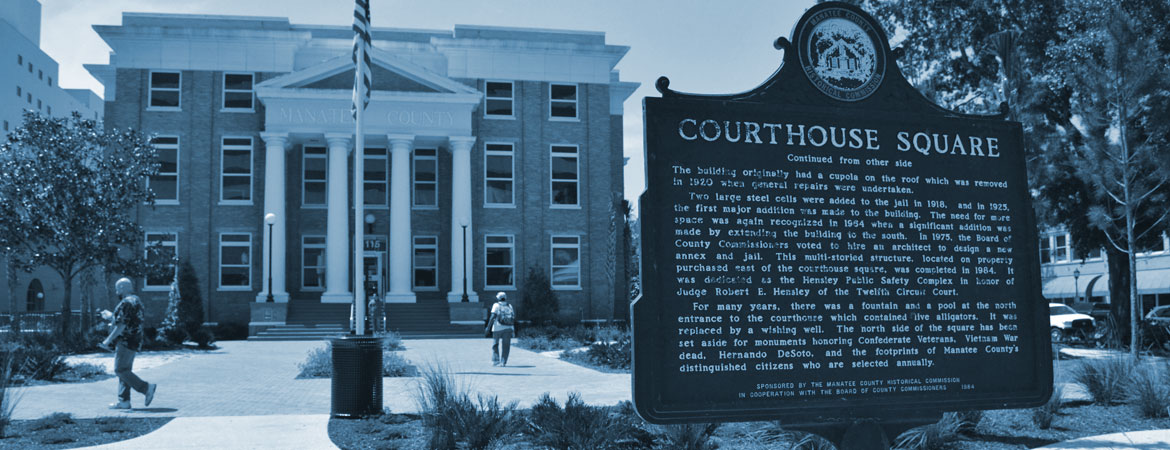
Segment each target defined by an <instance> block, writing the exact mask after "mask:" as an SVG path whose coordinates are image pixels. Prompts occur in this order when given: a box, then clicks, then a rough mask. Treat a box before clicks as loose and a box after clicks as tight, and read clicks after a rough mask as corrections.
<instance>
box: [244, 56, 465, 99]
mask: <svg viewBox="0 0 1170 450" xmlns="http://www.w3.org/2000/svg"><path fill="white" fill-rule="evenodd" d="M370 64H371V68H370V76H371V77H372V80H371V81H372V86H371V88H372V90H373V91H375V92H377V91H389V92H411V93H437V94H477V93H478V91H476V90H475V89H473V88H472V87H470V86H466V85H464V84H462V83H459V82H457V81H454V80H451V79H450V78H447V77H446V76H444V75H441V74H438V73H435V72H432V71H430V70H427V69H426V68H424V67H422V66H419V65H417V64H414V63H411V62H409V61H405V60H402V59H399V58H397V57H395V56H394V55H393V54H391V53H388V52H385V51H381V50H378V49H371V51H370ZM353 72H354V67H353V60H352V57H351V56H350V55H348V54H346V55H342V56H337V57H335V58H332V59H329V60H326V61H324V62H321V63H319V64H316V65H313V66H310V67H306V68H304V69H301V70H298V71H296V72H292V73H288V74H285V75H281V76H279V77H276V78H273V79H270V80H266V81H264V82H262V83H259V84H257V86H256V87H257V88H267V89H264V90H268V89H273V88H275V89H281V90H284V89H291V90H300V89H306V90H345V91H348V90H351V89H353V79H354V73H353Z"/></svg>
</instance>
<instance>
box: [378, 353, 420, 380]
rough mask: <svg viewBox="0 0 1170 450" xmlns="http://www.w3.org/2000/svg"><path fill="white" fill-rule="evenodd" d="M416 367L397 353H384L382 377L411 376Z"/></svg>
mask: <svg viewBox="0 0 1170 450" xmlns="http://www.w3.org/2000/svg"><path fill="white" fill-rule="evenodd" d="M413 369H414V367H413V366H411V365H410V362H409V361H407V360H406V358H403V357H401V356H398V353H395V352H382V376H384V377H405V376H410V375H411V372H413Z"/></svg>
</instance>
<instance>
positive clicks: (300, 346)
mask: <svg viewBox="0 0 1170 450" xmlns="http://www.w3.org/2000/svg"><path fill="white" fill-rule="evenodd" d="M324 345H325V343H324V342H323V341H318V342H224V343H221V349H220V350H217V351H214V352H209V353H196V354H192V355H191V356H189V357H183V358H171V359H169V360H168V361H166V362H164V363H162V364H160V365H156V366H154V367H149V368H145V369H143V370H141V371H140V372H139V375H141V376H142V377H143V378H144V379H146V380H148V381H150V382H154V383H159V386H160V387H159V391H158V394H157V396H156V397H155V401H154V404H152V405H151V407H150V408H138V409H134V410H131V411H128V412H122V411H111V410H109V409H106V405H107V404H108V403H110V402H112V401H114V392H115V389H116V385H117V382H116V381H115V380H113V379H110V380H104V381H99V382H93V383H76V384H57V385H48V386H35V387H30V388H26V389H25V390H24V392H25V395H24V397H23V398H22V399H21V401H20V403H19V404H18V405H17V408H16V411H15V414H14V417H13V418H14V419H34V418H39V417H43V416H45V415H47V414H50V413H54V412H68V413H71V414H73V415H74V416H75V417H80V418H93V417H104V416H127V417H158V416H166V417H176V419H174V420H172V421H171V422H169V423H167V424H166V425H164V426H163V427H161V428H159V429H158V430H156V431H154V432H153V433H150V434H147V435H144V436H140V437H138V438H135V439H130V440H126V441H122V442H117V443H113V444H109V445H104V446H98V447H91V448H103V449H120V450H126V449H195V448H199V449H203V448H215V449H256V448H298V449H300V448H304V449H334V448H336V447H335V446H334V445H333V443H332V442H331V441H330V440H329V436H328V423H329V408H330V383H331V382H330V380H328V379H316V380H297V379H295V377H296V374H297V372H298V371H299V369H298V367H297V365H298V364H300V363H302V362H304V361H305V359H306V357H307V355H308V352H309V351H310V350H313V349H315V348H319V347H322V346H324ZM404 345H405V346H406V350H404V351H403V352H402V356H403V357H405V358H406V359H407V360H409V361H411V362H412V363H414V364H415V365H418V366H420V367H425V366H428V365H429V366H439V367H443V368H445V369H446V370H448V371H450V372H451V373H452V374H454V376H455V381H456V383H457V384H459V385H460V386H464V387H466V388H468V389H469V390H471V391H472V392H473V393H479V394H484V395H496V396H498V397H499V398H500V400H501V401H502V402H504V403H507V402H511V401H516V402H517V403H518V405H519V406H520V407H521V408H525V407H528V406H530V405H531V404H532V403H534V402H535V401H536V400H537V399H538V398H539V397H540V395H541V394H543V393H545V392H548V393H550V394H551V395H552V396H553V397H555V398H557V399H558V400H559V401H564V400H565V399H566V398H567V397H568V395H569V393H571V392H577V393H579V394H580V395H581V397H582V399H583V400H584V401H585V402H587V403H590V404H596V405H612V404H616V403H618V402H620V401H623V400H629V399H630V376H629V375H628V374H609V373H602V372H598V371H595V370H592V369H587V368H584V367H580V366H577V365H574V364H569V363H566V362H563V361H560V360H558V359H555V357H550V356H545V355H541V354H538V353H534V352H530V351H527V350H524V349H520V348H516V347H515V346H513V347H512V355H511V357H510V358H509V361H508V367H495V366H492V365H491V359H490V348H491V342H490V341H489V340H488V339H441V340H408V341H405V342H404ZM98 358H101V357H98ZM418 389H419V379H418V378H384V379H383V391H384V393H383V399H384V402H383V403H384V406H385V407H386V408H388V409H390V410H391V411H393V412H396V413H406V412H417V410H418V406H417V404H416V402H415V395H416V393H417V392H418ZM1086 395H1087V394H1086V393H1084V391H1083V389H1081V388H1080V387H1079V386H1077V385H1075V384H1071V383H1067V384H1065V390H1064V399H1065V401H1074V400H1084V399H1086V398H1087V397H1086ZM133 402H134V404H135V405H141V402H142V396H141V395H139V394H134V397H133ZM1045 448H1048V449H1098V450H1104V449H1119V450H1120V449H1135V450H1152V449H1170V430H1159V431H1140V432H1128V433H1118V434H1111V435H1105V436H1095V437H1086V438H1081V439H1075V440H1071V441H1067V442H1062V443H1059V444H1054V445H1051V446H1049V447H1045Z"/></svg>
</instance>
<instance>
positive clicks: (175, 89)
mask: <svg viewBox="0 0 1170 450" xmlns="http://www.w3.org/2000/svg"><path fill="white" fill-rule="evenodd" d="M182 78H183V77H182V74H181V73H179V72H151V73H150V103H149V105H150V107H151V108H174V109H179V107H180V106H181V105H180V103H181V102H180V95H179V86H180V85H181V83H180V82H181V80H182Z"/></svg>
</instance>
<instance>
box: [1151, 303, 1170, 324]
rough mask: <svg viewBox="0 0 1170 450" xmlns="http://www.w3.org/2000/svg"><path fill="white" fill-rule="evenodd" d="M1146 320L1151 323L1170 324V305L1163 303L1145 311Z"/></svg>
mask: <svg viewBox="0 0 1170 450" xmlns="http://www.w3.org/2000/svg"><path fill="white" fill-rule="evenodd" d="M1146 322H1149V323H1150V324H1151V325H1163V326H1166V325H1170V305H1163V306H1159V307H1156V308H1154V309H1151V310H1150V312H1148V313H1146Z"/></svg>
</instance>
